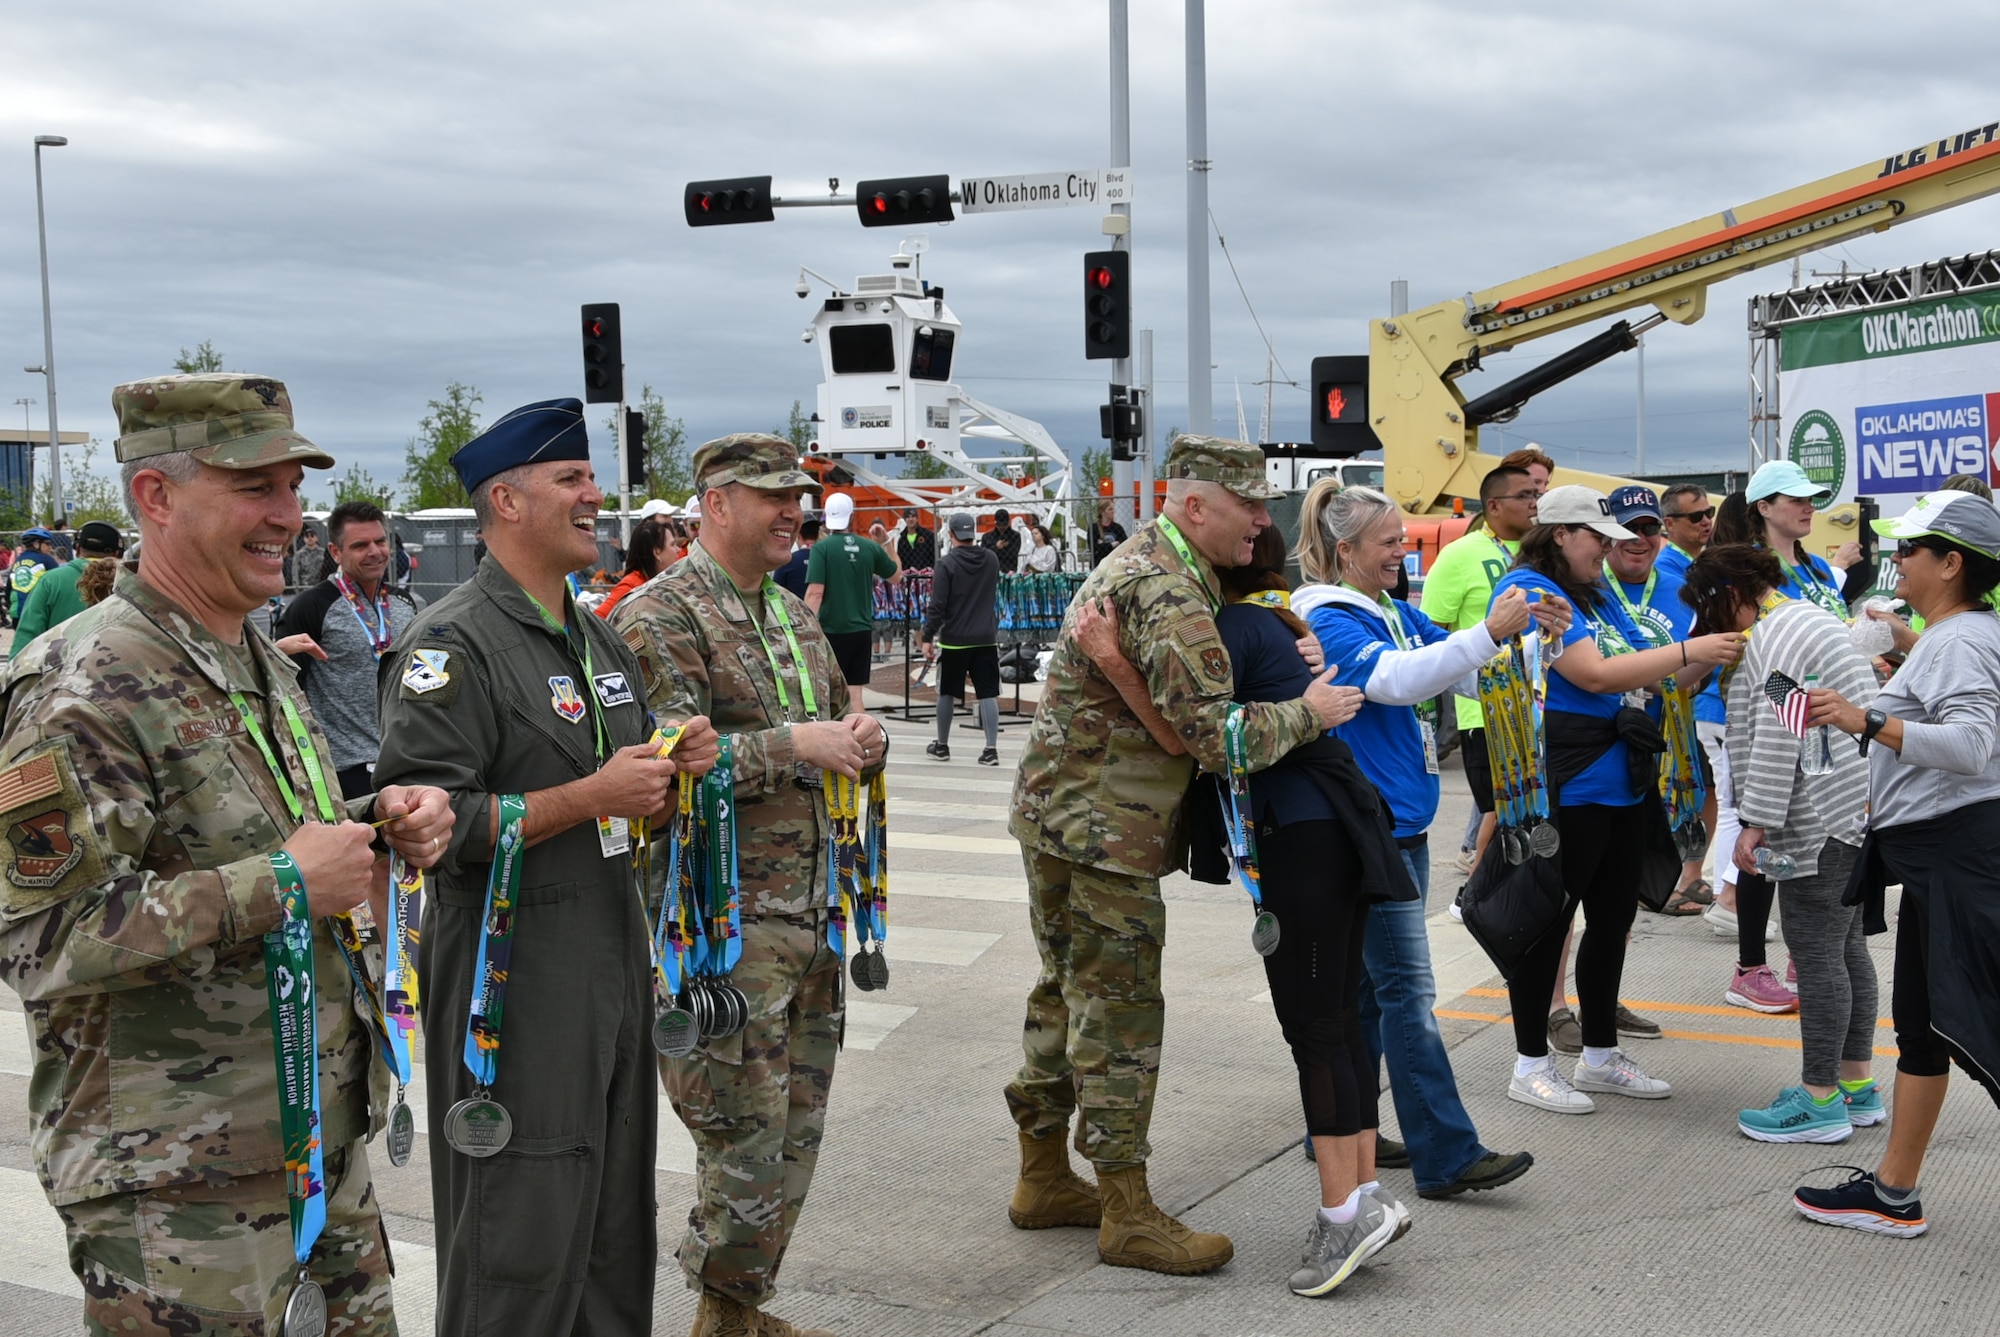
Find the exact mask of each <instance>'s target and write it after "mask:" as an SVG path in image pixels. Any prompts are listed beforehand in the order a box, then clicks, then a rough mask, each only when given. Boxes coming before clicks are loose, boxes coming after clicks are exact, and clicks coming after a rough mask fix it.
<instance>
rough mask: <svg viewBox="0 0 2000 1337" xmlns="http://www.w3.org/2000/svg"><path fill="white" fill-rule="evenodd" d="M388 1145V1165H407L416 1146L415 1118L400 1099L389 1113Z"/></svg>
mask: <svg viewBox="0 0 2000 1337" xmlns="http://www.w3.org/2000/svg"><path fill="white" fill-rule="evenodd" d="M388 1143H389V1164H391V1165H395V1166H404V1165H408V1164H409V1163H410V1153H411V1152H412V1151H414V1150H416V1146H417V1118H416V1116H415V1115H414V1114H411V1113H410V1107H409V1106H408V1105H405V1104H404V1103H403V1101H402V1098H401V1097H398V1098H397V1100H396V1108H394V1109H392V1110H390V1111H389V1131H388Z"/></svg>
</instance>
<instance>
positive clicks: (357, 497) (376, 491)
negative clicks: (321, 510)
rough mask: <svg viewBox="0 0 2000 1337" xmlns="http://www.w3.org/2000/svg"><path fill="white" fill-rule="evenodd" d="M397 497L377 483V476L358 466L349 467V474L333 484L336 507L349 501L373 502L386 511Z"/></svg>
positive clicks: (343, 475) (351, 465) (345, 474)
mask: <svg viewBox="0 0 2000 1337" xmlns="http://www.w3.org/2000/svg"><path fill="white" fill-rule="evenodd" d="M395 496H396V494H395V493H394V492H392V491H391V490H390V489H389V488H387V487H384V486H383V485H382V484H380V483H378V482H376V481H375V476H374V475H373V474H371V473H369V472H368V471H367V470H366V469H364V468H362V467H361V466H360V465H358V464H350V465H348V466H347V472H346V473H344V474H342V475H341V476H340V477H339V478H336V479H335V480H334V482H333V504H334V505H335V506H339V505H341V504H342V503H343V502H349V501H372V502H374V503H375V504H376V505H377V506H380V507H381V508H382V509H383V510H385V511H386V510H388V509H390V505H391V503H392V502H393V501H394V500H395ZM328 509H331V507H329V508H328Z"/></svg>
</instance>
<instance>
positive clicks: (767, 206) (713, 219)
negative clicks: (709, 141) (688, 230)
mask: <svg viewBox="0 0 2000 1337" xmlns="http://www.w3.org/2000/svg"><path fill="white" fill-rule="evenodd" d="M681 208H682V212H683V213H685V214H686V216H687V223H688V226H689V227H719V226H721V225H723V224H726V223H768V222H770V221H771V178H770V177H768V176H739V177H731V178H729V179H727V180H724V181H690V182H688V184H687V189H686V191H685V192H684V193H683V194H682V196H681Z"/></svg>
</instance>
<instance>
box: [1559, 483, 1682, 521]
mask: <svg viewBox="0 0 2000 1337" xmlns="http://www.w3.org/2000/svg"><path fill="white" fill-rule="evenodd" d="M1536 514H1537V515H1539V514H1541V512H1540V511H1537V512H1536ZM1611 518H1612V519H1613V520H1615V521H1617V522H1618V523H1619V524H1621V525H1628V526H1629V525H1630V524H1631V523H1632V522H1633V521H1634V520H1639V519H1651V520H1658V521H1660V522H1661V523H1662V524H1665V523H1666V521H1665V518H1664V517H1663V516H1661V514H1660V498H1659V496H1658V494H1656V493H1655V492H1654V491H1653V489H1651V488H1649V487H1621V488H1619V489H1618V490H1617V491H1616V492H1614V493H1612V494H1611Z"/></svg>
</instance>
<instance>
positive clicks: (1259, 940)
mask: <svg viewBox="0 0 2000 1337" xmlns="http://www.w3.org/2000/svg"><path fill="white" fill-rule="evenodd" d="M1250 947H1251V950H1253V951H1255V952H1256V953H1257V955H1259V956H1269V955H1270V954H1271V953H1272V952H1275V951H1277V950H1278V917H1277V916H1276V915H1274V914H1272V913H1271V912H1270V911H1269V910H1259V911H1258V912H1257V922H1255V923H1254V924H1252V925H1251V926H1250Z"/></svg>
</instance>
